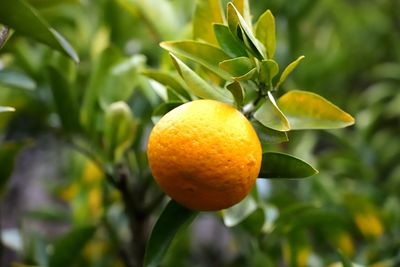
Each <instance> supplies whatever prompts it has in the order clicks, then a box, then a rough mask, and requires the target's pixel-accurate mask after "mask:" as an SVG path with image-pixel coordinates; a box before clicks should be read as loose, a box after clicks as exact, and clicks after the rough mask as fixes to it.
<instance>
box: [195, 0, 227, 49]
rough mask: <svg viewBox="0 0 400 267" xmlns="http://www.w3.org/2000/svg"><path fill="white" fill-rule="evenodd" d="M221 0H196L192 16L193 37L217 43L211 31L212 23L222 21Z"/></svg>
mask: <svg viewBox="0 0 400 267" xmlns="http://www.w3.org/2000/svg"><path fill="white" fill-rule="evenodd" d="M223 22H224V17H223V11H222V6H221V1H215V0H197V1H196V9H195V11H194V17H193V38H194V39H199V40H203V41H206V42H208V43H211V44H217V40H216V39H215V36H214V33H213V28H212V27H213V26H212V24H213V23H223Z"/></svg>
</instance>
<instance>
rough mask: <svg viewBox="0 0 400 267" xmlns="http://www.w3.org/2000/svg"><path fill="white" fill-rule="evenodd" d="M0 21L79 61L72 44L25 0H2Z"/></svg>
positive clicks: (0, 3) (0, 2)
mask: <svg viewBox="0 0 400 267" xmlns="http://www.w3.org/2000/svg"><path fill="white" fill-rule="evenodd" d="M0 23H3V24H5V25H7V26H9V27H11V28H13V29H14V30H16V32H17V33H21V34H23V35H25V36H27V37H29V38H32V39H35V40H36V41H39V42H41V43H44V44H46V45H48V46H50V47H52V48H54V49H56V50H58V51H60V52H62V53H64V54H65V55H67V56H69V57H70V58H72V59H73V60H74V61H75V62H79V57H78V55H77V53H76V52H75V51H74V49H73V48H72V47H71V45H70V44H69V43H68V42H67V41H66V40H65V39H64V37H62V36H61V34H59V33H58V32H57V31H56V30H54V29H53V28H51V27H50V25H48V24H47V22H46V21H45V20H44V19H43V18H42V17H41V16H40V15H39V14H38V13H37V12H36V10H35V9H34V8H33V7H32V6H31V5H30V4H28V3H27V2H26V1H24V0H1V1H0Z"/></svg>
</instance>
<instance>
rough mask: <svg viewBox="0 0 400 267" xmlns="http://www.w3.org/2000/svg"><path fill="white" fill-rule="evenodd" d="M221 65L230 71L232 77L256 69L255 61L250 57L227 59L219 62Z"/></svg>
mask: <svg viewBox="0 0 400 267" xmlns="http://www.w3.org/2000/svg"><path fill="white" fill-rule="evenodd" d="M219 67H220V68H221V69H223V70H224V71H226V72H228V73H229V74H230V76H231V77H233V78H236V77H241V76H243V75H245V74H247V73H248V72H249V71H251V70H253V69H254V67H255V66H254V63H253V61H251V60H250V59H249V58H248V57H237V58H232V59H227V60H224V61H222V62H220V63H219Z"/></svg>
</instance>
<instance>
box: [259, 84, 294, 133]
mask: <svg viewBox="0 0 400 267" xmlns="http://www.w3.org/2000/svg"><path fill="white" fill-rule="evenodd" d="M254 118H255V119H256V120H258V121H259V122H261V123H262V124H263V125H264V126H266V127H268V128H271V129H273V130H276V131H283V132H286V131H289V130H290V129H291V126H290V124H289V121H288V120H287V118H286V117H285V115H284V114H283V113H282V111H281V110H280V109H279V107H278V106H277V105H276V103H275V99H274V97H273V96H272V94H271V93H270V92H268V98H266V99H265V101H264V103H263V104H262V105H261V107H260V108H259V109H257V111H256V112H255V113H254Z"/></svg>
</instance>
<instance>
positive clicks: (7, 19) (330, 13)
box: [0, 0, 400, 267]
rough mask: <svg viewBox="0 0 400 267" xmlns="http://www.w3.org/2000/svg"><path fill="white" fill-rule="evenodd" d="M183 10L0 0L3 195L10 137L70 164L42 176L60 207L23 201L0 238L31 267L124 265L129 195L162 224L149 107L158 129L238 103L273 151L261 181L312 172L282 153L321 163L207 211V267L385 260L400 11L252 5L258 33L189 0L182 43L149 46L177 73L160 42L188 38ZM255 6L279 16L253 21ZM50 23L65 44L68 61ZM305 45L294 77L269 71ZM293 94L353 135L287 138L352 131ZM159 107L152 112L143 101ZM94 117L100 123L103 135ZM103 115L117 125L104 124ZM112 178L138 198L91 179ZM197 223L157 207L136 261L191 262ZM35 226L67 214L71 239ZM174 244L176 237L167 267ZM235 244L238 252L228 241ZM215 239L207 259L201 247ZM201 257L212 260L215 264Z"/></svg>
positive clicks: (389, 254)
mask: <svg viewBox="0 0 400 267" xmlns="http://www.w3.org/2000/svg"><path fill="white" fill-rule="evenodd" d="M193 2H194V1H186V0H181V1H180V0H174V1H169V0H116V1H108V0H105V1H86V2H84V3H83V1H82V2H80V1H76V0H29V1H26V0H0V23H2V24H5V25H8V27H4V28H2V31H1V34H0V41H1V44H0V48H1V53H0V62H1V69H0V106H2V107H6V108H0V130H1V135H2V137H4V138H3V140H2V141H1V142H2V143H1V144H0V165H1V167H0V186H1V191H2V192H3V194H4V193H6V194H7V192H4V189H5V188H7V187H5V186H6V184H7V180H8V178H9V177H10V175H11V173H12V169H13V163H14V162H15V156H16V155H17V154H18V151H20V149H21V148H23V147H24V146H25V145H26V144H27V142H25V141H24V142H20V139H21V137H22V138H23V139H25V137H30V138H31V137H37V136H38V135H39V134H43V133H45V134H49V133H50V134H52V135H55V136H57V138H60V139H61V140H66V141H67V142H68V143H69V144H71V143H72V144H73V147H74V148H75V149H74V150H71V146H69V145H67V146H60V145H57V146H58V147H59V148H58V149H60V150H61V151H62V153H60V154H63V155H64V156H63V157H65V159H66V160H65V162H64V163H63V165H65V166H64V167H63V168H62V169H63V175H62V176H63V177H64V178H65V179H62V181H58V180H57V179H52V180H51V182H50V183H46V186H44V187H46V188H49V187H50V189H49V190H50V192H51V194H52V195H56V197H57V198H58V199H62V200H63V201H65V202H67V203H68V204H69V205H68V206H69V207H70V208H71V212H66V211H65V210H64V209H63V208H60V207H58V206H56V205H54V203H53V202H54V201H52V202H51V204H49V206H45V207H42V206H39V207H36V208H35V209H33V210H30V211H28V212H26V213H25V214H24V216H23V218H19V220H18V223H19V226H20V227H18V228H20V229H18V230H17V229H4V230H3V231H2V238H1V239H2V243H3V245H5V246H7V247H9V248H12V249H13V250H15V251H17V252H18V253H19V255H20V256H21V258H22V259H23V261H24V263H26V264H31V265H32V264H33V265H40V266H74V264H75V265H76V264H78V265H82V266H83V265H84V266H120V265H121V264H123V263H125V265H127V266H129V261H125V260H126V258H129V257H130V256H132V254H135V253H136V251H134V250H130V251H129V252H128V253H127V250H126V248H127V249H131V248H130V246H129V240H130V235H129V234H128V233H129V231H132V230H134V229H139V231H141V230H140V228H138V227H137V225H133V226H132V227H130V226H129V214H128V212H129V210H128V209H125V204H124V202H126V201H128V202H129V201H131V202H130V203H143V204H144V206H146V207H149V204H153V209H152V210H149V209H143V207H144V206H140V205H139V206H137V207H135V208H139V209H140V211H141V213H140V216H142V215H143V212H144V213H145V214H146V216H148V217H146V218H147V221H146V222H147V223H149V222H150V221H152V220H153V219H155V218H156V217H158V215H159V209H154V203H160V202H159V201H158V202H157V201H156V202H153V200H155V199H157V198H159V197H160V196H161V199H162V195H160V192H159V190H157V188H156V187H153V186H152V178H151V176H150V175H149V171H148V169H147V166H146V165H147V164H146V161H145V159H144V154H145V153H144V152H143V143H144V140H146V132H147V129H148V128H149V127H150V126H151V121H150V120H151V114H150V113H151V111H152V110H154V112H153V117H152V119H153V121H156V120H157V119H158V118H159V117H160V116H162V115H163V114H165V113H166V112H167V111H168V110H170V109H172V108H173V107H176V106H178V105H180V104H181V103H184V102H186V101H190V100H193V99H196V98H211V99H218V100H220V101H223V102H227V103H230V104H232V105H235V106H236V107H237V108H238V109H240V110H241V111H243V113H245V114H246V116H248V118H249V119H250V120H251V122H252V123H253V125H254V127H255V128H256V129H257V131H258V133H259V136H260V139H261V141H262V143H263V150H264V152H265V153H268V157H264V162H263V166H264V168H263V170H262V173H263V175H260V176H263V177H267V178H279V177H281V178H282V177H291V178H300V177H304V176H309V175H312V174H313V173H315V169H314V168H312V167H311V166H310V165H309V164H308V163H305V162H303V161H302V160H300V159H298V158H296V157H293V156H290V155H287V154H283V153H278V151H279V152H288V153H290V154H293V155H296V156H297V157H300V158H302V159H305V160H307V162H311V163H313V165H315V166H318V169H319V170H320V174H318V175H314V176H313V177H310V178H309V179H303V180H295V181H293V180H291V181H287V180H281V179H259V180H258V184H257V188H256V189H255V190H254V191H253V192H252V194H251V195H250V196H249V197H248V198H246V199H245V200H244V201H243V202H241V203H240V204H239V205H238V206H235V207H233V208H232V209H228V210H225V211H223V212H220V213H216V214H213V218H214V222H215V223H216V224H218V223H220V222H223V223H224V225H225V226H227V227H228V228H229V236H230V240H231V242H232V243H231V245H232V246H231V245H230V246H226V247H223V248H222V249H223V250H224V251H223V253H219V254H218V255H217V256H218V259H219V258H220V254H224V255H230V256H231V257H233V260H231V261H228V262H221V264H220V266H246V265H248V266H277V265H282V264H284V265H287V266H327V265H329V264H330V263H332V262H334V261H339V260H340V257H338V254H337V252H336V250H337V249H340V250H341V251H342V254H341V256H342V258H341V259H342V260H341V261H342V264H343V265H344V266H350V261H349V260H348V259H346V257H348V258H351V259H352V261H354V262H358V263H361V264H364V265H372V266H385V267H394V266H397V265H398V264H399V259H400V258H399V254H398V247H399V242H398V240H399V225H400V217H399V213H398V210H399V209H400V199H399V197H398V192H399V185H400V183H399V181H400V179H399V177H400V176H399V174H400V172H399V167H398V164H397V162H398V158H399V151H400V149H399V147H400V144H399V142H398V138H397V137H398V128H399V124H398V123H399V120H398V118H399V116H400V113H399V108H398V107H399V97H398V87H399V77H400V71H399V69H400V68H399V64H398V61H399V60H398V59H399V58H400V50H399V47H400V45H399V44H400V39H399V36H398V35H396V34H393V33H395V32H397V31H398V27H397V22H398V20H399V17H398V16H399V13H398V12H397V10H399V8H400V6H399V4H398V3H396V1H381V0H379V1H368V2H362V3H361V2H359V1H355V2H354V1H352V2H349V1H344V0H338V1H320V2H315V1H312V0H297V1H295V2H292V1H283V0H277V1H253V2H251V3H252V11H253V12H254V13H253V14H260V17H259V19H258V21H257V22H256V24H255V26H254V27H253V25H252V23H251V16H250V14H249V5H248V2H247V1H232V3H233V4H229V10H228V11H227V12H224V11H223V10H222V9H221V6H220V1H207V0H198V1H196V7H195V12H194V18H193V35H194V38H195V41H193V40H190V41H175V42H170V41H169V42H163V43H162V46H163V47H164V48H165V49H166V50H167V51H168V52H170V53H171V57H172V62H173V63H174V64H175V67H176V69H177V70H178V75H176V74H175V73H173V72H171V71H170V70H171V67H173V66H171V65H170V64H169V63H170V62H171V60H170V58H164V57H163V55H162V54H161V53H160V49H159V48H158V43H159V42H160V41H163V40H171V39H172V40H178V39H183V38H188V34H189V32H190V30H188V29H190V26H191V25H192V23H191V22H190V23H188V24H186V23H187V22H188V19H189V18H190V14H189V13H190V12H187V11H188V10H192V7H194V5H193ZM221 2H223V3H227V2H228V1H225V0H224V1H221ZM267 8H269V9H271V10H272V11H273V13H274V14H276V15H277V17H276V18H274V17H273V16H272V14H271V12H269V11H267V12H264V10H266V9H267ZM9 10H13V12H9ZM38 10H39V11H38ZM15 12H17V13H15ZM15 14H18V16H15ZM43 17H45V18H46V20H47V21H49V23H47V22H45V20H44V19H43ZM255 17H257V16H255ZM49 24H51V25H53V26H54V27H55V28H56V29H57V30H59V31H60V32H62V34H63V35H65V36H66V37H67V39H68V40H69V41H70V42H71V44H72V46H73V47H74V48H75V50H76V51H77V53H75V52H74V51H73V50H71V49H70V47H71V46H70V45H68V43H66V42H65V39H64V38H63V37H61V36H60V34H59V33H57V32H55V30H54V29H53V28H52V27H50V26H49ZM27 25H28V26H29V27H28V26H27ZM132 25H135V26H134V28H133V26H132ZM261 25H262V26H261ZM186 26H188V27H186ZM275 27H276V29H277V30H275ZM177 29H183V30H179V31H177ZM14 30H15V32H14ZM275 31H277V32H278V34H279V37H280V38H279V42H278V45H275V42H276V41H277V40H276V38H275V34H276V33H275ZM21 35H24V36H25V37H29V39H27V38H21ZM31 40H36V41H35V42H32V41H31ZM4 41H6V42H4ZM37 41H38V42H42V43H44V44H46V45H48V46H50V47H52V48H53V49H56V50H57V51H59V52H61V53H62V54H64V55H66V56H68V57H70V58H71V59H72V60H75V61H76V60H77V57H76V55H77V54H79V58H80V64H79V65H74V64H73V63H71V62H70V61H68V60H66V59H65V58H63V57H60V55H58V54H57V53H53V52H51V51H50V50H49V49H47V48H46V47H44V46H42V45H38V44H37ZM107 47H108V48H107ZM106 48H107V49H106ZM138 52H139V53H143V54H145V56H146V58H147V64H148V65H149V66H152V67H156V68H157V70H153V69H148V68H146V69H143V66H144V65H145V63H144V57H143V56H142V55H137V53H138ZM300 52H301V53H305V54H306V55H307V64H303V65H302V69H301V72H300V71H297V72H292V71H293V69H294V67H296V65H297V63H298V62H299V61H300V60H302V57H299V59H298V60H295V61H294V62H293V63H292V64H289V65H288V67H287V68H285V69H284V70H283V71H279V68H278V64H277V62H280V63H281V62H290V59H291V58H296V57H297V56H298V55H299V53H300ZM182 59H185V61H183V60H182ZM164 60H165V61H164ZM161 69H162V71H161ZM167 70H168V71H167ZM139 73H144V74H145V75H147V76H148V77H150V78H151V79H152V80H150V81H148V80H146V79H143V77H141V76H140V75H139ZM289 73H291V76H290V77H288V74H289ZM154 81H157V82H154ZM297 84H299V85H301V87H303V88H307V89H309V90H313V91H314V92H317V93H319V94H321V95H324V96H327V98H328V99H331V100H333V102H335V103H339V104H340V106H343V107H346V109H349V110H350V111H352V112H353V113H354V114H356V118H357V122H358V123H357V124H356V126H355V127H352V129H350V130H341V131H338V132H335V131H318V132H312V131H289V130H296V129H303V128H304V129H306V128H312V129H318V128H325V129H328V128H335V127H344V126H346V125H347V124H349V123H351V121H350V118H349V117H347V116H345V115H344V113H342V112H341V111H340V110H338V109H337V108H336V107H334V106H333V104H331V103H329V102H327V101H326V100H325V99H323V98H321V97H320V96H317V95H316V94H314V93H310V92H305V91H298V90H296V91H289V92H287V93H285V89H286V88H299V87H298V86H297ZM162 85H164V86H162ZM117 87H118V88H119V89H120V90H115V88H117ZM134 87H135V89H133V88H134ZM365 88H366V89H365ZM364 89H365V90H364ZM154 92H157V94H158V96H159V97H157V95H155V93H154ZM299 96H301V98H302V99H306V100H307V101H300V100H299V99H298V97H299ZM159 98H161V101H162V102H164V103H162V104H161V106H159V107H158V108H154V107H156V106H157V105H158V104H159V102H160V99H159ZM274 98H276V101H275V100H274ZM293 98H295V99H296V101H295V102H293V101H292V100H291V99H293ZM285 99H286V100H285ZM256 100H257V101H256ZM289 103H290V105H288V104H289ZM312 103H316V104H317V105H313V104H312ZM9 107H13V108H9ZM71 107H73V108H71ZM310 107H313V109H312V110H310V109H309V108H310ZM14 108H15V110H16V111H15V112H9V111H11V110H14ZM314 108H315V109H314ZM3 111H7V112H3ZM256 114H257V115H256ZM321 116H322V117H321ZM106 121H107V122H110V123H109V124H107V125H109V126H110V127H102V124H103V123H104V122H106ZM116 121H120V123H118V125H117V126H116V125H114V122H116ZM119 126H121V127H119ZM289 127H290V129H288V128H289ZM117 128H118V131H116V129H117ZM133 128H135V129H136V135H135V136H134V137H132V135H129V136H128V135H127V134H126V133H127V131H128V130H127V129H131V130H132V129H133ZM117 132H118V134H116V133H117ZM288 136H289V137H290V142H287V141H288ZM131 138H134V140H132V139H131ZM282 142H286V143H285V144H284V145H281V144H280V143H282ZM388 142H389V143H390V145H388ZM28 143H30V144H31V142H28ZM76 148H77V149H78V150H79V151H77V150H76ZM58 149H57V151H59V150H58ZM88 152H89V153H88ZM82 153H83V155H82ZM87 154H89V158H90V159H88V157H87ZM55 161H57V160H55ZM34 162H38V161H34ZM99 163H100V164H99ZM47 164H49V165H57V163H56V162H51V163H47ZM266 166H269V167H267V168H266ZM121 170H129V172H128V173H130V172H131V174H133V175H131V176H129V177H128V188H129V189H130V190H132V189H134V190H135V191H134V195H135V198H134V199H130V200H129V199H125V200H124V199H123V197H122V194H120V193H117V191H116V190H114V189H112V188H111V187H110V183H109V182H107V181H106V179H105V178H106V177H105V176H104V173H107V174H112V176H114V178H121V177H124V176H123V175H122V176H120V175H118V174H121ZM122 174H126V173H125V171H124V172H122ZM132 177H134V178H137V179H130V178H132ZM108 178H110V177H108ZM109 181H110V182H112V183H114V182H115V181H118V179H116V180H109ZM135 205H136V204H135ZM150 206H151V205H150ZM155 206H157V205H155ZM7 208H8V207H6V209H5V211H6V212H7ZM6 214H7V213H6ZM196 215H197V213H195V212H192V211H190V210H187V209H184V208H182V207H180V206H178V205H177V204H176V203H174V202H170V203H169V204H168V205H167V206H166V208H165V209H164V211H162V213H161V216H160V218H159V221H158V223H157V224H156V227H155V228H154V230H153V235H152V236H151V238H150V242H149V245H148V249H147V256H146V257H147V259H146V260H147V264H148V265H149V266H152V265H157V264H158V263H159V262H160V261H162V262H163V265H165V266H174V267H177V266H187V265H190V266H193V265H195V264H198V262H197V260H199V261H201V260H202V259H201V258H198V257H197V258H193V251H194V249H193V246H190V245H189V243H196V244H197V242H198V240H197V239H196V237H194V236H193V235H192V232H189V231H192V230H190V229H189V230H185V226H186V225H188V223H189V222H191V221H192V220H193V219H194V218H195V216H196ZM203 215H204V214H203ZM214 215H216V216H214ZM140 216H138V217H140ZM149 218H150V220H149ZM32 221H34V222H40V223H41V224H44V223H49V222H50V223H51V224H63V223H65V222H67V223H68V224H69V225H70V226H71V228H72V229H71V231H69V232H67V233H65V234H62V235H61V237H59V238H58V237H56V238H55V235H54V233H52V232H51V233H50V234H37V233H36V232H37V231H36V230H33V231H32V230H31V231H29V226H31V225H34V224H32V223H31V222H32ZM196 222H197V221H196ZM45 225H46V224H45ZM195 227H197V225H195ZM207 227H209V226H208V225H207ZM182 230H183V231H182ZM207 231H209V229H208V228H207ZM142 232H143V233H146V231H145V230H143V231H142ZM175 234H177V236H176V237H175ZM139 236H141V235H139ZM218 238H220V237H219V236H218ZM172 239H177V242H173V243H172V246H171V249H170V250H169V253H167V254H166V256H167V257H166V259H165V258H164V259H162V258H163V256H164V254H165V252H166V250H167V248H168V247H169V245H170V244H171V242H170V241H171V240H172ZM18 240H19V241H18ZM21 240H22V241H23V242H22V243H21ZM135 241H136V242H137V239H135ZM189 241H191V242H189ZM137 243H139V242H137ZM235 244H236V245H237V244H240V246H239V247H240V249H237V248H236V249H232V247H235ZM142 245H143V244H142ZM212 245H213V244H208V247H206V248H205V249H206V250H207V251H210V250H211V249H212ZM198 249H199V248H198ZM133 251H134V252H133ZM66 252H68V253H66ZM141 252H143V251H141ZM141 252H140V251H139V254H140V253H141ZM66 255H74V257H68V258H67V256H66ZM188 255H190V257H189V256H188ZM210 258H211V260H212V262H213V264H214V265H215V262H214V261H215V259H216V257H215V256H212V257H210ZM374 263H376V265H373V264H374ZM203 265H209V264H203ZM15 266H18V267H19V266H23V265H19V264H16V265H15ZM335 266H336V265H335Z"/></svg>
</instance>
